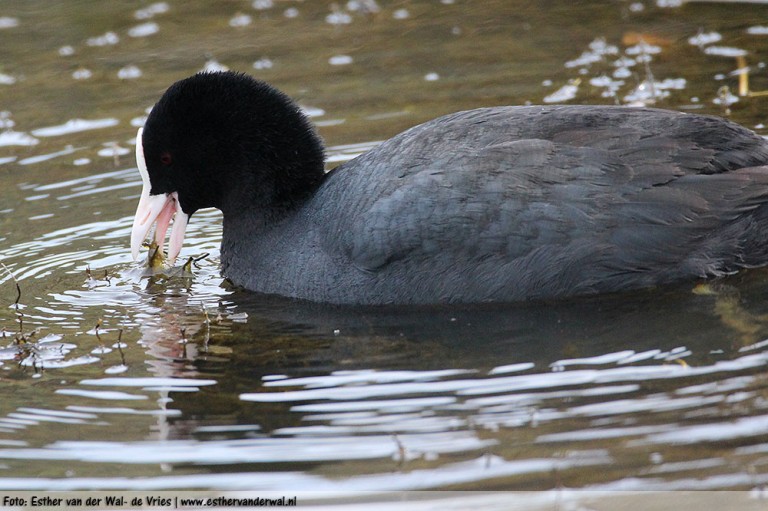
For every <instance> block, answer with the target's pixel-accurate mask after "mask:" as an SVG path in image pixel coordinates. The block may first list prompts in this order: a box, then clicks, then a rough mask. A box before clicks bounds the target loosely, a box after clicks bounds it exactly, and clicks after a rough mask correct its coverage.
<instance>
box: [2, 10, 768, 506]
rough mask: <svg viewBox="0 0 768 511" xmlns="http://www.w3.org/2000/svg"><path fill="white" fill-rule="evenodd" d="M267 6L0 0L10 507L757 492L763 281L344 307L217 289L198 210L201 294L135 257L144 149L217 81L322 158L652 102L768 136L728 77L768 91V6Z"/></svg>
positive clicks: (766, 423) (189, 247)
mask: <svg viewBox="0 0 768 511" xmlns="http://www.w3.org/2000/svg"><path fill="white" fill-rule="evenodd" d="M270 4H271V2H266V1H258V0H257V1H255V2H247V1H231V2H225V3H216V4H213V3H210V2H202V1H192V2H176V1H169V2H167V3H160V4H151V3H145V2H142V3H138V2H61V3H58V2H44V1H27V2H23V3H22V2H18V3H11V2H4V3H0V26H2V27H4V28H0V48H2V60H0V82H1V83H0V111H2V114H0V123H2V124H0V184H2V194H0V262H2V263H3V264H4V265H5V267H6V268H7V269H2V271H1V272H0V303H2V304H3V307H2V309H0V327H2V328H3V330H4V334H3V335H4V337H3V338H2V342H1V343H0V396H2V401H0V488H2V489H94V488H95V489H117V488H119V489H134V490H141V489H178V488H218V489H228V490H245V489H247V490H276V491H280V490H287V489H296V488H300V489H303V490H309V491H313V490H323V491H324V490H332V491H333V492H335V493H338V494H345V493H350V492H354V491H358V490H372V491H378V490H412V489H465V490H489V489H490V490H550V489H557V488H586V489H598V490H602V489H608V490H610V489H655V490H678V489H717V490H722V489H732V490H752V489H756V488H758V489H759V488H761V487H763V486H764V485H765V484H766V483H768V434H767V433H768V378H767V377H766V367H767V366H768V341H767V340H766V338H768V328H767V327H768V300H766V296H767V294H766V291H767V290H768V274H766V272H765V271H761V270H756V271H752V272H746V273H742V274H740V275H737V276H734V277H731V278H728V279H725V280H724V281H721V282H718V283H716V284H713V285H711V286H708V287H702V286H698V287H696V284H695V283H692V284H690V285H685V286H682V287H680V288H676V289H665V290H651V291H644V292H641V293H634V294H631V295H622V296H613V297H603V298H599V299H588V300H577V301H573V302H564V303H538V304H524V305H516V306H493V307H464V308H448V307H435V308H422V309H412V308H389V309H357V308H338V307H325V306H319V305H312V304H305V303H297V302H292V301H287V300H282V299H278V298H267V297H263V296H257V295H252V294H249V293H243V292H240V291H237V290H234V289H231V288H230V287H228V286H227V284H226V283H223V282H222V279H221V278H220V277H219V275H218V242H219V240H220V216H219V215H218V213H216V212H214V211H206V212H201V213H200V214H196V215H195V218H194V219H193V221H192V223H191V225H190V227H189V230H188V237H187V243H186V245H185V249H184V251H183V252H182V255H183V256H198V255H201V254H203V253H208V254H209V256H208V257H207V258H206V259H203V260H201V261H200V262H199V263H198V266H199V268H196V269H195V271H194V275H193V276H190V275H183V274H181V272H180V271H172V272H168V274H166V275H156V276H154V277H151V278H149V277H143V276H142V274H143V268H142V265H141V264H139V263H133V262H132V261H131V259H130V255H129V249H128V234H129V231H130V225H131V221H132V214H133V212H134V210H135V205H136V201H137V199H138V194H139V190H140V188H139V186H140V180H139V176H138V173H137V171H136V169H135V166H134V161H133V156H132V151H133V138H134V137H135V133H136V129H137V127H138V126H140V125H141V123H142V122H143V116H144V115H146V110H147V109H148V108H149V107H151V106H152V104H153V102H154V101H155V100H156V99H157V98H158V97H159V95H160V94H161V93H162V91H163V90H164V89H165V88H166V87H167V86H168V85H169V84H170V83H172V82H173V81H175V80H177V79H179V78H182V77H185V76H187V75H189V74H192V73H194V72H196V71H198V70H200V69H203V68H205V67H208V68H215V67H216V66H226V67H228V68H230V69H235V70H241V71H246V72H249V73H251V74H253V75H255V76H258V77H260V78H263V79H265V80H268V81H270V82H271V83H273V84H274V85H276V86H278V87H279V88H281V89H283V90H285V91H286V92H287V93H289V94H290V95H292V96H293V97H295V98H297V99H298V100H299V101H300V103H301V104H302V105H303V106H304V107H305V108H306V109H307V111H308V112H309V113H310V115H312V116H313V120H314V121H315V122H316V123H317V124H318V126H319V127H320V128H319V129H320V132H321V134H322V136H323V137H324V138H325V140H326V143H327V144H328V147H329V150H328V154H329V165H330V166H333V165H335V164H337V163H338V162H340V161H345V160H347V159H349V158H351V157H353V156H354V155H356V154H359V153H360V152H362V151H364V150H365V149H367V148H369V147H372V146H374V145H375V144H376V143H377V141H380V140H382V139H385V138H387V137H389V136H392V135H394V134H396V133H397V132H399V131H401V130H403V129H405V128H407V127H409V126H412V125H414V124H417V123H419V122H421V121H424V120H427V119H430V118H433V117H435V116H437V115H440V114H443V113H448V112H451V111H455V110H460V109H465V108H472V107H480V106H489V105H498V104H524V103H527V102H530V103H542V102H571V103H602V104H612V103H625V104H655V105H656V106H661V107H665V108H672V109H679V110H686V111H690V110H693V111H699V112H704V113H712V114H718V115H726V114H727V115H729V117H730V118H732V119H734V120H736V121H737V122H740V123H743V124H745V125H746V126H748V127H751V128H753V129H756V130H757V131H758V132H760V133H768V129H766V128H765V127H764V124H765V123H766V122H768V120H767V117H768V114H766V112H768V109H767V108H766V101H768V97H765V96H760V95H759V94H752V95H748V94H746V92H747V91H746V90H745V89H743V83H742V90H741V91H740V78H739V73H738V72H736V73H734V72H735V71H738V70H739V69H741V70H742V71H743V72H744V73H748V74H749V90H750V91H752V92H759V91H761V90H763V89H768V78H767V77H768V70H766V69H765V60H766V58H768V35H767V34H768V28H766V27H768V6H765V5H759V4H754V3H738V2H728V3H725V2H724V3H688V4H685V5H682V6H677V7H658V6H657V5H656V4H654V3H653V2H650V1H644V2H630V1H614V2H590V1H583V2H570V1H540V2H519V1H512V2H501V1H490V2H468V1H462V0H456V1H446V0H443V1H442V2H439V1H411V2H392V3H390V2H380V3H379V4H378V10H377V11H376V12H362V11H360V10H354V8H355V6H356V5H359V4H365V2H360V3H355V2H349V3H340V4H338V5H331V4H330V2H328V3H326V2H291V1H276V2H274V4H273V5H271V6H270ZM257 7H258V8H257ZM691 38H695V39H693V40H692V41H691V40H690V39H691ZM739 56H741V57H740V58H737V57H739ZM740 92H741V93H743V95H741V96H740V95H739V93H740ZM729 98H730V99H729ZM733 100H735V102H733V103H732V104H730V105H727V104H725V103H729V102H730V101H733ZM9 272H12V273H13V275H14V276H15V279H16V280H17V281H18V284H19V287H20V289H21V296H20V299H19V300H18V310H17V307H16V305H15V301H16V298H17V290H16V287H15V284H14V280H13V279H12V278H11V277H10V273H9Z"/></svg>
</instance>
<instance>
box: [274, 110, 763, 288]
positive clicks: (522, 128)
mask: <svg viewBox="0 0 768 511" xmlns="http://www.w3.org/2000/svg"><path fill="white" fill-rule="evenodd" d="M763 165H768V144H767V143H766V141H765V140H764V139H762V138H761V137H759V136H757V135H755V134H754V133H752V132H751V131H749V130H746V129H744V128H742V127H740V126H738V125H736V124H733V123H730V122H728V121H724V120H722V119H719V118H715V117H707V116H697V115H690V114H681V113H677V112H670V111H665V110H654V109H633V108H623V107H596V106H553V107H500V108H486V109H479V110H472V111H466V112H459V113H456V114H452V115H448V116H445V117H441V118H438V119H435V120H433V121H430V122H427V123H425V124H422V125H420V126H416V127H414V128H411V129H410V130H407V131H405V132H403V133H401V134H400V135H398V136H396V137H394V138H392V139H390V140H388V141H387V142H385V143H383V144H381V145H380V146H378V147H377V148H375V149H373V150H372V151H370V152H368V153H366V154H364V155H362V156H360V157H358V158H357V159H355V160H352V161H350V162H348V163H346V164H344V165H342V166H341V167H339V168H337V169H335V170H334V171H333V172H332V173H331V175H329V176H328V178H327V179H326V180H325V182H324V183H323V185H322V186H321V188H320V189H319V190H318V192H317V193H316V195H315V196H314V198H313V199H312V200H311V201H310V202H309V203H308V204H307V206H306V207H305V208H304V211H303V213H302V215H299V217H300V219H299V220H297V221H298V223H300V224H308V225H302V226H301V229H297V232H298V231H299V230H304V231H308V232H311V235H310V237H309V238H311V240H310V241H308V243H311V249H312V250H314V251H316V252H319V253H318V254H316V259H315V263H312V262H305V263H304V264H306V265H308V266H309V267H308V270H311V271H316V270H318V268H311V266H312V265H313V264H318V263H317V262H318V261H322V263H321V264H322V266H323V267H322V269H323V270H324V272H325V274H326V276H325V277H323V279H325V280H322V279H321V280H319V281H315V280H314V279H312V278H309V277H308V278H307V279H306V283H305V284H301V283H294V284H293V286H294V291H295V292H293V293H286V292H285V290H284V289H283V290H280V291H279V292H281V294H292V295H294V296H298V297H303V298H309V299H319V300H323V301H337V302H354V303H387V302H396V303H435V302H446V301H453V302H478V301H513V300H521V299H531V298H558V297H564V296H572V295H579V294H589V293H597V292H611V291H620V290H626V289H632V288H638V287H644V286H649V285H656V284H663V283H667V282H673V281H676V280H681V279H683V278H692V277H699V276H701V277H703V276H708V275H717V274H722V273H725V272H730V271H734V270H736V269H738V268H739V267H744V266H756V265H762V264H765V263H766V262H768V225H767V224H766V223H765V222H766V217H768V210H767V209H766V207H765V206H764V205H765V203H766V202H768V167H763ZM305 275H307V273H305ZM329 275H330V276H331V277H332V278H328V276H329ZM324 281H328V282H333V286H332V287H333V289H328V288H327V286H326V288H324V289H319V288H321V287H323V286H322V283H323V282H324ZM302 285H303V287H305V289H298V288H300V287H302Z"/></svg>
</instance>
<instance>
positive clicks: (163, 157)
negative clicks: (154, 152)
mask: <svg viewBox="0 0 768 511" xmlns="http://www.w3.org/2000/svg"><path fill="white" fill-rule="evenodd" d="M160 163H162V164H163V165H165V166H166V167H170V165H171V163H173V158H171V153H169V152H168V151H163V152H162V153H160Z"/></svg>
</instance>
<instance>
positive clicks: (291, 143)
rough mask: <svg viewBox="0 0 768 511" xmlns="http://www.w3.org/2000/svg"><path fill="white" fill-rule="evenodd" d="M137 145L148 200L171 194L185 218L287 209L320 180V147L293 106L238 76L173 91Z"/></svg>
mask: <svg viewBox="0 0 768 511" xmlns="http://www.w3.org/2000/svg"><path fill="white" fill-rule="evenodd" d="M142 145H143V149H144V159H145V161H146V166H147V171H148V174H149V182H150V187H151V190H150V192H149V193H150V194H151V195H160V194H171V193H174V192H175V193H176V194H177V196H178V201H179V204H180V206H181V209H182V210H183V211H184V213H186V214H187V215H191V214H192V213H194V212H195V211H197V210H198V209H200V208H205V207H216V208H219V209H221V210H222V211H223V212H224V215H225V216H226V215H227V214H228V213H230V212H231V213H232V214H237V212H239V211H242V210H243V208H257V209H263V210H265V211H270V210H285V209H290V208H292V207H294V206H295V205H297V204H300V203H301V202H302V201H303V200H304V199H306V198H307V197H308V196H309V195H311V194H312V193H313V192H314V191H315V190H316V189H317V187H318V186H319V184H320V182H321V181H322V179H323V176H324V170H323V161H324V155H323V146H322V142H321V140H320V138H319V137H318V135H317V134H316V132H315V130H314V128H313V127H312V125H311V124H310V122H309V120H308V119H307V118H306V116H305V115H304V114H303V113H302V111H301V109H300V108H299V106H298V105H297V104H296V103H294V102H293V101H292V100H291V99H290V98H288V97H287V96H286V95H285V94H283V93H282V92H280V91H278V90H276V89H274V88H273V87H271V86H270V85H268V84H266V83H264V82H261V81H258V80H256V79H254V78H252V77H250V76H248V75H245V74H240V73H233V72H222V73H199V74H196V75H194V76H191V77H189V78H186V79H184V80H181V81H178V82H176V83H175V84H173V85H172V86H171V87H170V88H169V89H168V90H167V91H166V92H165V94H163V96H162V97H161V98H160V101H158V102H157V104H156V105H155V106H154V107H153V109H152V111H151V113H150V114H149V117H148V119H147V122H146V124H145V126H144V131H143V136H142Z"/></svg>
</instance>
